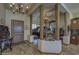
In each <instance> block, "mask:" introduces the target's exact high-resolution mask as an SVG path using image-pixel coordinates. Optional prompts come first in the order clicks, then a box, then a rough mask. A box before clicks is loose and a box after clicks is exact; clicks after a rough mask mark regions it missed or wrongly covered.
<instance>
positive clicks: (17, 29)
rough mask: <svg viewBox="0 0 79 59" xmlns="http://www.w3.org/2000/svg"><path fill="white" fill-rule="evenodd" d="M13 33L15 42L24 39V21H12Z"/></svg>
mask: <svg viewBox="0 0 79 59" xmlns="http://www.w3.org/2000/svg"><path fill="white" fill-rule="evenodd" d="M11 35H12V37H13V43H19V42H22V41H24V21H19V20H12V21H11Z"/></svg>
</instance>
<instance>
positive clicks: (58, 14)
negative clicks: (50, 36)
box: [55, 4, 60, 39]
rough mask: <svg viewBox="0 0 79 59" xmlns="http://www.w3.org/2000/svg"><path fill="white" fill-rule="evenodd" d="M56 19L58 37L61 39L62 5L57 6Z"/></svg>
mask: <svg viewBox="0 0 79 59" xmlns="http://www.w3.org/2000/svg"><path fill="white" fill-rule="evenodd" d="M55 19H56V37H57V39H59V38H60V5H59V4H56V5H55Z"/></svg>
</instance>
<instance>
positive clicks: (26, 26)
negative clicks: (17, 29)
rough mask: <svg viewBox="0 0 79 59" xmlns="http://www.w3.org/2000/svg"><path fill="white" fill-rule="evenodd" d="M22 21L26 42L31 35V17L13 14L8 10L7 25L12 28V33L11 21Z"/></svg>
mask: <svg viewBox="0 0 79 59" xmlns="http://www.w3.org/2000/svg"><path fill="white" fill-rule="evenodd" d="M12 19H14V20H21V21H24V40H28V38H27V36H28V35H30V19H29V16H27V15H25V14H19V13H16V14H13V13H12V12H11V11H9V10H6V25H7V26H8V27H9V28H10V32H11V20H12Z"/></svg>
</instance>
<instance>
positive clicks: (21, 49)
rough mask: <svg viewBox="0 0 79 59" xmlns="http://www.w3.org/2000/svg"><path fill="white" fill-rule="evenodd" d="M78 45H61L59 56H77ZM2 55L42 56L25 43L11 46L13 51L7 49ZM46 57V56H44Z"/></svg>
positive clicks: (78, 52) (78, 51)
mask: <svg viewBox="0 0 79 59" xmlns="http://www.w3.org/2000/svg"><path fill="white" fill-rule="evenodd" d="M78 54H79V45H72V44H70V45H63V49H62V52H61V54H60V55H78ZM3 55H44V54H42V53H40V52H39V51H38V50H37V49H36V48H34V47H33V45H32V44H30V43H28V42H25V43H22V44H19V45H15V46H13V50H12V51H10V50H9V49H7V50H6V51H4V52H3ZM46 55H47V54H46Z"/></svg>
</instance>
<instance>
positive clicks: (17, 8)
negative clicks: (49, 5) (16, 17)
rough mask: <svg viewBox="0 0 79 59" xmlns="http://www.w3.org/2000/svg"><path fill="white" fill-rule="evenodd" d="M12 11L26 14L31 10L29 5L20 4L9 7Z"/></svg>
mask: <svg viewBox="0 0 79 59" xmlns="http://www.w3.org/2000/svg"><path fill="white" fill-rule="evenodd" d="M9 7H10V9H11V10H13V13H16V12H18V13H23V14H24V13H26V12H27V11H28V9H29V6H28V5H25V4H19V3H16V4H15V3H12V4H10V5H9Z"/></svg>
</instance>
